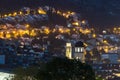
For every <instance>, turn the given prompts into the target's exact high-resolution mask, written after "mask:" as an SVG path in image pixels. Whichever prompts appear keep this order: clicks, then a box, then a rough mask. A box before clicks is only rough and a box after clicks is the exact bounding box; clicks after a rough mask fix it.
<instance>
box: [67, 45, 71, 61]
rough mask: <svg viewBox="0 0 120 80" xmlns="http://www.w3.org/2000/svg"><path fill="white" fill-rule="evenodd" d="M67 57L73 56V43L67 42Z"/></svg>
mask: <svg viewBox="0 0 120 80" xmlns="http://www.w3.org/2000/svg"><path fill="white" fill-rule="evenodd" d="M66 57H68V58H69V59H71V58H72V45H71V43H66Z"/></svg>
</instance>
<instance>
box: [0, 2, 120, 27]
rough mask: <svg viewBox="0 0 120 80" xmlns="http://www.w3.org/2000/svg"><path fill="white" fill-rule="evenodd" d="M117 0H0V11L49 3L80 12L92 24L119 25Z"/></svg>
mask: <svg viewBox="0 0 120 80" xmlns="http://www.w3.org/2000/svg"><path fill="white" fill-rule="evenodd" d="M119 3H120V1H118V0H0V13H1V12H8V11H14V10H18V9H20V8H22V7H24V6H26V7H31V8H36V7H38V6H45V5H49V6H52V7H55V8H58V9H64V10H72V11H76V12H79V13H81V16H82V17H83V18H85V19H87V20H88V21H89V23H90V24H91V25H92V26H99V27H103V26H106V27H108V26H115V25H120V6H119Z"/></svg>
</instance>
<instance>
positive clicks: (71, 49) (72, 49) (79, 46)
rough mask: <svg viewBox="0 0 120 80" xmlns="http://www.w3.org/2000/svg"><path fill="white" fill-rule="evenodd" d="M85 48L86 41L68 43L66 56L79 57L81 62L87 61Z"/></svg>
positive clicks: (70, 57)
mask: <svg viewBox="0 0 120 80" xmlns="http://www.w3.org/2000/svg"><path fill="white" fill-rule="evenodd" d="M84 53H85V49H84V43H83V42H81V41H78V42H76V43H75V45H73V46H72V45H71V43H70V42H69V43H66V57H68V58H69V59H78V60H80V61H81V62H85V55H84Z"/></svg>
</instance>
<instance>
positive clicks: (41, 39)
mask: <svg viewBox="0 0 120 80" xmlns="http://www.w3.org/2000/svg"><path fill="white" fill-rule="evenodd" d="M0 17H1V18H0V67H1V68H9V69H12V68H15V67H19V66H21V67H28V66H31V65H38V64H39V62H41V61H48V60H49V58H51V56H58V57H68V58H69V59H72V58H75V59H80V60H81V62H83V63H87V64H90V65H91V66H92V67H93V69H94V70H95V73H96V75H97V76H98V77H101V78H103V80H119V79H120V78H119V77H120V73H119V72H120V54H119V53H120V44H119V43H120V35H119V34H120V27H119V26H115V27H114V26H113V28H109V29H108V28H105V29H103V28H101V29H100V28H99V29H98V28H96V27H91V26H89V22H88V21H87V20H85V19H82V18H81V15H80V14H79V13H76V12H72V11H62V10H57V9H55V8H52V7H49V6H45V7H39V8H36V9H31V8H29V7H24V8H22V9H20V10H19V11H15V12H10V13H4V14H0ZM51 19H52V20H51ZM54 19H55V20H57V21H58V22H59V23H58V24H57V23H55V20H54ZM62 20H63V21H62ZM49 22H52V24H49ZM78 53H80V54H78Z"/></svg>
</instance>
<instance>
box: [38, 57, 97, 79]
mask: <svg viewBox="0 0 120 80" xmlns="http://www.w3.org/2000/svg"><path fill="white" fill-rule="evenodd" d="M36 78H37V79H38V80H95V74H94V71H93V69H92V68H91V66H89V65H87V64H84V63H81V62H80V61H79V60H69V59H67V58H56V57H55V58H53V59H52V60H51V61H49V62H47V63H46V64H45V67H44V68H43V69H42V68H41V69H40V70H39V72H38V74H37V76H36Z"/></svg>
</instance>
